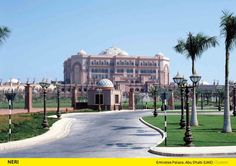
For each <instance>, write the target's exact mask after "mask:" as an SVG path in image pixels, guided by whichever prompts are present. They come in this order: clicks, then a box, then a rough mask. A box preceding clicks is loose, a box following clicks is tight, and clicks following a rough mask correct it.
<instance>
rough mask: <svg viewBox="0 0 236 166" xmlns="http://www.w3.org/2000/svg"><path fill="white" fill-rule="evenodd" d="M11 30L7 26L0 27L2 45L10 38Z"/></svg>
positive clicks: (0, 42)
mask: <svg viewBox="0 0 236 166" xmlns="http://www.w3.org/2000/svg"><path fill="white" fill-rule="evenodd" d="M9 33H10V30H9V29H8V28H7V27H5V26H2V27H1V26H0V44H2V43H3V41H5V40H6V38H7V37H8V36H9Z"/></svg>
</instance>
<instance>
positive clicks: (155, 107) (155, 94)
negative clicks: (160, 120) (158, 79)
mask: <svg viewBox="0 0 236 166" xmlns="http://www.w3.org/2000/svg"><path fill="white" fill-rule="evenodd" d="M157 115H158V113H157V85H156V84H154V112H153V116H154V117H156V116H157Z"/></svg>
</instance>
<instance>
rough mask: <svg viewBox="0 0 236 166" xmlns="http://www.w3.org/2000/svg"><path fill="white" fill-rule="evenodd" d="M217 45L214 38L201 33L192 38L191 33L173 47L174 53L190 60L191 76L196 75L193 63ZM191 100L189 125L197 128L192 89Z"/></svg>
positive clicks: (194, 90) (194, 96)
mask: <svg viewBox="0 0 236 166" xmlns="http://www.w3.org/2000/svg"><path fill="white" fill-rule="evenodd" d="M217 44H218V42H217V40H216V37H215V36H213V37H209V36H206V35H204V34H202V33H198V34H197V35H196V36H194V35H193V34H192V33H191V32H189V33H188V35H187V39H186V40H183V39H181V40H178V43H177V45H176V46H175V47H174V49H175V51H176V52H178V53H180V54H184V55H185V56H186V57H187V58H190V59H191V60H192V74H196V72H195V71H196V70H195V61H196V59H197V58H200V56H201V55H202V53H203V52H204V51H206V50H207V49H208V48H210V47H215V46H216V45H217ZM192 96H193V98H192V112H191V125H192V126H198V120H197V110H196V89H195V88H193V95H192Z"/></svg>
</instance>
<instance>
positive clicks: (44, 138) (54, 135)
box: [0, 118, 75, 152]
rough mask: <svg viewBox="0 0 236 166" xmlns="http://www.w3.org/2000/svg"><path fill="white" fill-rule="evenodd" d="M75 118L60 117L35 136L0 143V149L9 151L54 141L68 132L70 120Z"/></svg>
mask: <svg viewBox="0 0 236 166" xmlns="http://www.w3.org/2000/svg"><path fill="white" fill-rule="evenodd" d="M74 120H75V119H73V118H62V119H60V120H58V121H57V122H55V123H54V124H53V125H52V126H51V127H50V128H49V130H48V131H47V132H46V133H44V134H42V135H38V136H36V137H32V138H27V139H23V140H18V141H12V142H6V143H1V144H0V151H1V152H4V151H11V150H16V149H23V148H27V147H30V146H34V145H41V144H45V143H49V142H52V141H55V140H57V139H61V138H64V137H65V136H67V135H68V134H69V132H70V128H71V125H72V122H73V121H74Z"/></svg>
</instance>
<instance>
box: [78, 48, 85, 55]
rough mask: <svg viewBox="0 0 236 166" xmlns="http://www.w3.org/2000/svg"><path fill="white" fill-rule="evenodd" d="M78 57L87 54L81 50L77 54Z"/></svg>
mask: <svg viewBox="0 0 236 166" xmlns="http://www.w3.org/2000/svg"><path fill="white" fill-rule="evenodd" d="M78 54H79V55H87V52H85V51H84V50H83V49H82V50H80V51H79V52H78Z"/></svg>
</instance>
